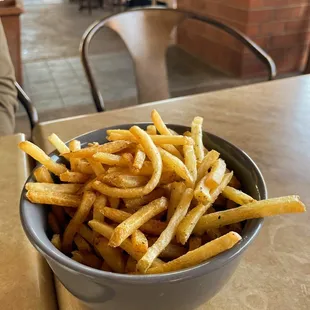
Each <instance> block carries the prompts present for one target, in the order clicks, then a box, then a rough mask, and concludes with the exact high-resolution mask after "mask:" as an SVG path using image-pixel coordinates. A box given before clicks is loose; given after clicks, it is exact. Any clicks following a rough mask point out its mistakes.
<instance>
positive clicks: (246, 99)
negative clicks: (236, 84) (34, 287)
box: [34, 75, 310, 310]
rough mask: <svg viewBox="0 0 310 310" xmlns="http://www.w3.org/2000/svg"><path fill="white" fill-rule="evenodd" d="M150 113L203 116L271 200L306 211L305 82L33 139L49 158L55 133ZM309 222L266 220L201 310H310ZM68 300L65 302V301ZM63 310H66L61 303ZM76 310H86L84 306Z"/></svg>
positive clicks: (114, 114)
mask: <svg viewBox="0 0 310 310" xmlns="http://www.w3.org/2000/svg"><path fill="white" fill-rule="evenodd" d="M154 108H156V109H157V110H158V111H159V112H160V113H161V115H162V116H163V118H164V120H165V122H167V123H176V124H184V125H190V123H191V120H192V119H193V117H194V116H196V115H200V116H203V117H204V129H205V130H207V131H209V132H212V133H214V134H216V135H219V136H221V137H223V138H224V139H227V140H229V141H230V142H231V143H233V144H235V145H236V146H238V147H240V148H241V149H243V150H244V151H245V152H247V153H248V154H249V155H250V156H251V157H252V158H253V159H254V160H255V162H256V163H257V165H258V166H259V168H260V169H261V171H262V173H263V175H264V178H265V180H266V183H267V187H268V192H269V197H277V196H284V195H289V194H298V195H300V196H301V198H302V200H303V202H304V203H305V204H306V205H309V202H310V195H309V184H310V153H309V150H310V76H307V75H306V76H301V77H297V78H289V79H283V80H277V81H274V82H266V83H261V84H255V85H251V86H246V87H240V88H234V89H228V90H224V91H218V92H212V93H205V94H201V95H195V96H189V97H183V98H175V99H170V100H166V101H161V102H157V103H153V104H147V105H141V106H137V107H132V108H127V109H123V110H115V111H110V112H104V113H101V114H93V115H86V116H81V117H74V118H71V119H65V120H59V121H53V122H48V123H42V124H40V125H39V126H38V127H37V128H36V129H35V132H34V137H35V140H36V142H37V143H39V144H40V145H41V146H42V147H43V148H44V149H45V150H46V151H51V150H52V147H51V146H50V145H48V142H47V140H46V137H47V136H48V135H49V134H50V133H52V132H55V133H56V134H58V135H59V136H60V137H61V138H62V139H64V140H68V139H71V138H73V137H74V136H77V135H80V134H83V133H85V132H88V131H91V130H95V129H98V128H103V127H106V126H111V125H117V124H123V123H131V122H143V121H149V120H150V112H151V110H152V109H154ZM43 138H44V139H43ZM309 220H310V213H309V212H308V213H306V214H299V215H289V216H278V217H273V218H268V219H266V221H265V224H264V227H263V229H262V231H261V233H260V235H259V236H258V238H257V239H256V240H255V242H254V243H253V245H251V246H250V248H249V249H248V250H247V252H246V254H245V255H244V258H243V260H242V262H241V264H240V266H239V268H238V269H237V271H236V273H235V274H234V276H233V278H232V279H231V280H230V281H229V283H228V284H227V285H226V286H225V288H224V289H223V290H222V291H221V292H220V293H219V294H218V295H217V296H216V297H214V298H213V299H212V300H211V301H210V302H208V303H206V304H205V305H203V306H201V307H200V308H199V309H200V310H202V309H217V310H222V309H223V310H224V309H225V310H230V309H231V310H235V309H239V310H245V309H252V310H256V309H257V310H267V309H281V310H286V309H287V310H291V309H299V310H303V309H304V310H306V309H309V307H310V261H309V257H310V242H309V240H310V229H309ZM63 295H64V294H63ZM66 298H70V295H69V293H67V296H66ZM60 308H61V309H65V307H63V306H62V304H61V303H60ZM75 309H84V308H83V306H82V305H81V306H80V307H76V308H75Z"/></svg>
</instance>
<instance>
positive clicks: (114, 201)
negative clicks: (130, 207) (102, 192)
mask: <svg viewBox="0 0 310 310" xmlns="http://www.w3.org/2000/svg"><path fill="white" fill-rule="evenodd" d="M108 201H109V204H110V207H111V208H112V209H118V207H119V204H120V199H119V198H115V197H108Z"/></svg>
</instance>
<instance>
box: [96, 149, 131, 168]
mask: <svg viewBox="0 0 310 310" xmlns="http://www.w3.org/2000/svg"><path fill="white" fill-rule="evenodd" d="M93 159H94V160H96V161H97V162H100V163H102V164H105V165H109V166H120V167H128V162H127V161H126V160H125V159H124V158H122V156H120V155H115V154H110V153H102V152H99V153H96V154H94V155H93Z"/></svg>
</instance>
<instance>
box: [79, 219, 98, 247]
mask: <svg viewBox="0 0 310 310" xmlns="http://www.w3.org/2000/svg"><path fill="white" fill-rule="evenodd" d="M78 233H79V234H80V235H81V236H82V237H83V238H84V239H85V240H86V241H87V242H88V243H90V244H91V245H93V244H94V233H93V231H92V230H91V229H90V228H89V227H88V226H87V225H85V224H82V225H81V227H80V229H79V231H78Z"/></svg>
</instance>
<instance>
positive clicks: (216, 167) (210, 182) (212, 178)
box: [205, 158, 226, 189]
mask: <svg viewBox="0 0 310 310" xmlns="http://www.w3.org/2000/svg"><path fill="white" fill-rule="evenodd" d="M225 170H226V163H225V162H224V160H222V159H220V158H219V159H217V160H216V162H215V163H214V164H213V165H212V167H211V171H210V173H209V174H208V175H207V177H206V179H205V185H206V186H207V187H208V188H210V189H214V188H216V187H217V186H218V185H219V184H220V183H221V181H222V179H223V177H224V174H225Z"/></svg>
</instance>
